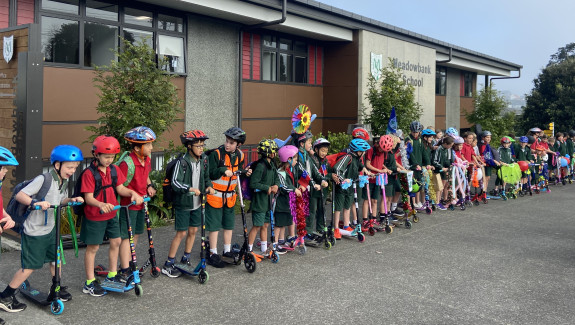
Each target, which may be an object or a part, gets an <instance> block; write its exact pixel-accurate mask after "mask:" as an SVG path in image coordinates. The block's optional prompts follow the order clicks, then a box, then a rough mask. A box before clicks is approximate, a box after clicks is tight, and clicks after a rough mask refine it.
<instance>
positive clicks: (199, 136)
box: [180, 130, 209, 145]
mask: <svg viewBox="0 0 575 325" xmlns="http://www.w3.org/2000/svg"><path fill="white" fill-rule="evenodd" d="M207 139H209V138H208V136H207V135H206V134H205V133H204V131H202V130H191V131H186V132H184V133H182V134H180V140H181V141H182V144H183V145H186V144H187V143H188V142H190V141H195V140H207Z"/></svg>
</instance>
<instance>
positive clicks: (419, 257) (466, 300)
mask: <svg viewBox="0 0 575 325" xmlns="http://www.w3.org/2000/svg"><path fill="white" fill-rule="evenodd" d="M551 190H552V192H551V193H541V194H539V195H533V197H524V198H518V199H516V200H509V201H507V202H503V201H500V200H498V201H495V200H491V201H489V204H486V205H484V204H481V205H480V206H478V207H475V206H474V207H470V208H468V209H467V210H466V211H460V210H455V211H436V212H433V214H431V215H427V214H425V213H420V214H419V217H420V221H419V223H417V224H414V225H413V228H412V229H410V230H408V229H405V228H403V227H397V228H396V229H395V230H394V231H393V233H391V234H386V233H376V234H375V236H373V237H372V236H367V239H366V241H365V242H364V243H359V242H357V240H352V239H342V240H340V241H337V244H336V245H335V246H334V247H333V248H332V249H331V250H325V249H323V248H308V252H307V254H305V255H299V254H297V253H295V252H290V253H288V254H286V255H282V256H281V258H280V261H279V263H278V264H272V263H271V262H270V261H269V260H265V261H263V262H261V263H258V265H257V270H256V272H255V273H251V274H250V273H248V272H247V271H246V269H245V268H244V266H243V265H242V266H228V267H226V268H224V269H215V268H212V267H210V266H208V272H209V276H210V277H209V281H208V282H207V283H206V284H203V285H201V284H199V283H198V282H197V280H196V279H195V278H193V277H180V278H177V279H170V278H167V277H166V276H164V275H161V276H160V277H159V278H155V279H154V278H151V277H150V275H149V274H146V275H145V276H144V277H143V283H142V285H143V289H144V294H143V296H141V297H136V295H135V294H134V292H133V291H131V292H128V293H124V294H117V293H109V294H108V295H106V296H104V297H91V296H88V295H86V294H82V291H81V290H82V283H83V281H84V278H85V276H84V271H83V256H84V251H83V250H80V254H79V258H74V257H73V256H74V254H73V251H71V250H66V252H65V253H66V259H67V261H68V264H67V265H66V266H64V274H63V285H67V286H68V287H69V292H71V293H72V295H73V299H72V300H71V301H69V302H66V303H65V310H64V312H63V314H62V315H59V316H54V315H52V314H51V313H50V311H49V308H46V307H39V306H37V305H34V304H33V303H32V302H29V301H27V300H26V299H24V298H23V297H21V296H19V299H20V300H21V301H24V302H26V303H27V304H28V308H27V309H26V310H25V311H23V312H20V313H12V314H9V313H5V312H0V317H2V318H4V319H5V320H6V321H7V323H8V324H163V323H171V324H264V323H276V324H291V323H295V322H302V323H305V324H336V323H356V324H573V323H574V322H575V309H573V308H572V305H573V302H574V301H575V268H574V266H575V224H574V216H573V213H572V208H571V207H572V204H573V198H574V197H575V185H567V186H565V187H563V186H561V185H559V186H556V187H552V188H551ZM250 219H251V218H249V217H248V220H250ZM240 220H241V219H240V217H239V216H238V222H237V223H238V226H239V225H240ZM173 234H174V232H173V226H168V227H163V228H158V229H154V241H155V244H156V251H157V260H158V263H160V264H162V263H163V262H164V260H165V258H166V254H167V249H168V246H169V243H170V241H171V239H172V237H173ZM240 234H241V232H240V228H239V227H238V228H237V231H236V233H235V234H234V240H237V242H241V237H240V236H236V235H240ZM145 239H146V238H145V237H144V238H141V239H140V245H139V246H138V250H137V251H138V258H139V260H140V264H141V263H142V261H143V260H145V258H146V257H147V243H146V240H145ZM220 240H221V237H220ZM220 246H221V243H220ZM198 249H199V245H198V243H197V242H196V245H195V246H194V254H193V258H194V261H195V262H197V261H198V253H197V252H198ZM220 250H221V248H220ZM180 252H181V249H180ZM19 254H20V253H19V252H18V251H12V252H7V253H3V254H2V259H1V263H0V272H1V274H2V276H1V277H0V281H2V283H1V286H2V289H3V288H4V285H5V283H7V282H8V281H9V280H10V279H11V276H12V274H13V273H14V272H15V271H16V270H17V269H18V267H19V263H20V259H19ZM180 254H181V253H180ZM180 254H178V256H177V258H178V259H179V258H180V256H181V255H180ZM97 262H98V263H103V264H106V263H107V246H102V247H101V248H100V251H99V252H98V257H97ZM30 281H31V282H32V283H33V284H36V285H39V286H41V287H43V288H45V290H47V289H48V288H49V285H50V276H49V273H48V269H47V267H45V268H44V269H43V270H41V271H39V272H35V273H34V274H33V275H32V277H31V279H30ZM0 290H1V289H0Z"/></svg>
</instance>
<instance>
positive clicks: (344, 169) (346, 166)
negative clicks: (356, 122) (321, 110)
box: [334, 139, 373, 239]
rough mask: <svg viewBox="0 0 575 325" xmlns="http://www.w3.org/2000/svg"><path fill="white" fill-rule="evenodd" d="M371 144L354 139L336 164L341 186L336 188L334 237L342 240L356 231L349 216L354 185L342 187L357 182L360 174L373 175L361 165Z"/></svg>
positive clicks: (335, 167)
mask: <svg viewBox="0 0 575 325" xmlns="http://www.w3.org/2000/svg"><path fill="white" fill-rule="evenodd" d="M369 148H370V146H369V144H368V143H367V142H366V141H365V140H363V139H353V140H351V142H350V144H349V153H347V154H346V155H344V156H343V157H342V158H340V159H339V161H338V162H337V163H336V164H335V166H334V169H335V173H336V175H337V177H338V179H339V181H340V183H342V184H340V186H336V187H335V202H334V204H335V215H334V225H335V227H336V228H335V231H334V237H335V238H336V239H339V238H341V235H342V234H343V235H351V233H352V232H353V231H354V228H352V227H351V226H350V224H349V214H350V209H351V205H352V202H353V195H354V191H353V185H352V186H350V187H348V188H346V189H343V188H342V186H341V185H343V183H345V182H347V183H349V182H356V181H357V180H358V178H359V173H360V172H364V173H365V174H366V175H373V174H372V173H371V172H370V171H368V170H367V168H365V167H364V166H363V164H362V163H361V157H362V156H363V154H364V153H365V152H366V151H367V150H369ZM342 211H343V225H344V228H343V229H339V217H340V214H341V212H342Z"/></svg>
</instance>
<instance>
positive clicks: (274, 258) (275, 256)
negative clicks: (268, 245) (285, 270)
mask: <svg viewBox="0 0 575 325" xmlns="http://www.w3.org/2000/svg"><path fill="white" fill-rule="evenodd" d="M271 260H272V263H274V264H275V263H277V262H279V261H280V256H279V255H278V253H276V252H273V253H272V258H271Z"/></svg>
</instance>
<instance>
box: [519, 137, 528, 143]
mask: <svg viewBox="0 0 575 325" xmlns="http://www.w3.org/2000/svg"><path fill="white" fill-rule="evenodd" d="M519 142H522V143H528V142H529V138H527V137H526V136H522V137H520V138H519Z"/></svg>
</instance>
